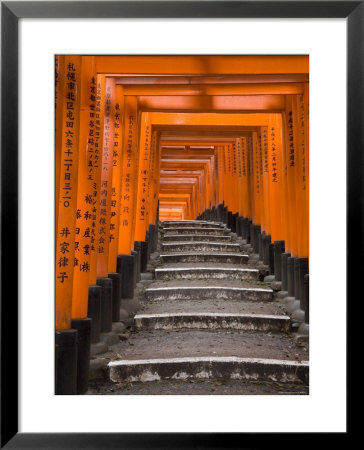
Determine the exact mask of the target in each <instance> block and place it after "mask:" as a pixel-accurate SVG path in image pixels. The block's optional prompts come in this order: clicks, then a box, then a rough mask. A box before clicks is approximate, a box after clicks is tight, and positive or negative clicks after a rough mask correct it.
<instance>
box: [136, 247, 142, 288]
mask: <svg viewBox="0 0 364 450" xmlns="http://www.w3.org/2000/svg"><path fill="white" fill-rule="evenodd" d="M134 252H136V254H135V253H134V255H135V257H136V273H137V274H136V278H137V281H139V280H140V273H141V266H142V242H141V241H134Z"/></svg>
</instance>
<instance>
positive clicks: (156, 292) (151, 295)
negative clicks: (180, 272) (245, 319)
mask: <svg viewBox="0 0 364 450" xmlns="http://www.w3.org/2000/svg"><path fill="white" fill-rule="evenodd" d="M144 295H145V299H146V300H148V301H153V300H163V299H168V300H189V299H196V300H208V299H215V298H217V299H227V300H245V301H259V302H264V301H272V300H273V291H272V289H263V288H258V287H235V286H224V285H221V286H178V285H177V286H174V285H170V286H166V287H148V288H147V289H146V290H145V294H144Z"/></svg>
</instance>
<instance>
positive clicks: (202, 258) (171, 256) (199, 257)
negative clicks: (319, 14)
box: [160, 252, 249, 264]
mask: <svg viewBox="0 0 364 450" xmlns="http://www.w3.org/2000/svg"><path fill="white" fill-rule="evenodd" d="M160 258H161V260H162V262H163V263H179V262H180V263H192V262H212V263H223V264H247V263H248V260H249V256H248V255H246V254H245V253H234V252H230V253H228V252H224V253H223V252H221V253H219V252H204V253H202V252H201V253H195V252H180V253H172V252H170V253H162V254H161V255H160Z"/></svg>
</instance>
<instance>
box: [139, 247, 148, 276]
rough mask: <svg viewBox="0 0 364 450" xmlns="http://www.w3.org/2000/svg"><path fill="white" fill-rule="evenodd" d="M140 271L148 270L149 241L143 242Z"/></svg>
mask: <svg viewBox="0 0 364 450" xmlns="http://www.w3.org/2000/svg"><path fill="white" fill-rule="evenodd" d="M141 250H142V251H141V255H140V271H141V272H146V271H147V265H148V242H145V241H142V242H141Z"/></svg>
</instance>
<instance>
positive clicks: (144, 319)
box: [134, 312, 290, 332]
mask: <svg viewBox="0 0 364 450" xmlns="http://www.w3.org/2000/svg"><path fill="white" fill-rule="evenodd" d="M134 320H135V326H136V327H137V328H138V329H142V330H178V329H204V330H218V329H224V330H244V331H271V332H278V331H283V332H288V331H289V327H290V318H289V316H279V315H267V314H237V313H230V314H229V313H215V312H213V313H207V312H205V313H189V312H184V313H163V314H137V315H136V316H135V317H134Z"/></svg>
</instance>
